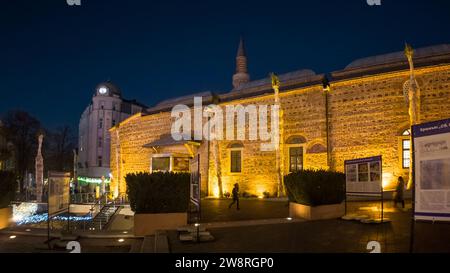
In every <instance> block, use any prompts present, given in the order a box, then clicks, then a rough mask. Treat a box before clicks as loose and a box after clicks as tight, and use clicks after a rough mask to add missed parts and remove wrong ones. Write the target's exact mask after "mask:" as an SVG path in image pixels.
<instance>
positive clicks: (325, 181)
mask: <svg viewBox="0 0 450 273" xmlns="http://www.w3.org/2000/svg"><path fill="white" fill-rule="evenodd" d="M284 183H285V187H286V193H287V195H288V197H289V201H290V202H294V203H298V204H302V205H306V206H313V207H315V206H321V205H332V204H340V203H342V202H343V201H344V200H345V174H343V173H340V172H331V171H325V170H318V171H316V170H304V171H299V172H294V173H291V174H288V175H286V176H285V177H284Z"/></svg>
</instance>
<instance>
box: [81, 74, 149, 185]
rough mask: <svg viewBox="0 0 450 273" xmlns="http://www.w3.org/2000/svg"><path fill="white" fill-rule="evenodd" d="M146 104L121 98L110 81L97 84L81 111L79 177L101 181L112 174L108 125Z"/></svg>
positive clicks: (111, 125)
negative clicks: (89, 99)
mask: <svg viewBox="0 0 450 273" xmlns="http://www.w3.org/2000/svg"><path fill="white" fill-rule="evenodd" d="M145 108H147V107H146V106H145V105H143V104H141V103H139V102H137V101H136V100H126V99H124V98H122V94H121V91H120V89H119V88H118V87H117V86H116V85H114V84H112V83H111V82H109V81H108V82H104V83H101V84H99V85H98V86H97V87H96V88H95V93H94V96H93V97H92V101H91V103H90V104H89V106H88V107H86V109H85V110H84V112H83V114H82V115H81V119H80V123H79V137H78V159H77V161H78V164H77V167H78V168H77V175H78V178H79V179H80V178H81V179H82V180H85V182H86V180H88V181H98V180H99V179H100V178H101V177H102V176H104V177H105V178H107V179H108V178H109V175H110V169H109V158H110V139H111V138H110V136H109V129H110V128H111V127H113V126H115V125H116V124H118V123H120V122H121V121H123V120H125V119H126V118H128V117H129V116H131V115H134V114H136V113H138V112H141V111H142V110H143V109H145Z"/></svg>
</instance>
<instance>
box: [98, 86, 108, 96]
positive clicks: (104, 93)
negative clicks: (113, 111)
mask: <svg viewBox="0 0 450 273" xmlns="http://www.w3.org/2000/svg"><path fill="white" fill-rule="evenodd" d="M98 93H100V94H101V95H106V94H108V87H106V86H101V87H100V88H99V89H98Z"/></svg>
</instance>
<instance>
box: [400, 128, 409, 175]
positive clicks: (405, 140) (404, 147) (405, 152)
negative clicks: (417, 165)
mask: <svg viewBox="0 0 450 273" xmlns="http://www.w3.org/2000/svg"><path fill="white" fill-rule="evenodd" d="M410 137H411V130H410V129H407V130H405V131H403V132H402V135H401V151H402V168H403V169H408V168H409V167H410V166H411V138H410Z"/></svg>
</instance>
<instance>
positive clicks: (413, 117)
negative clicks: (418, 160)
mask: <svg viewBox="0 0 450 273" xmlns="http://www.w3.org/2000/svg"><path fill="white" fill-rule="evenodd" d="M405 56H406V58H407V59H408V63H409V86H408V87H409V88H408V94H407V99H408V113H409V122H410V126H413V125H416V124H419V123H420V88H419V84H418V83H417V80H416V77H415V75H414V62H413V56H414V50H413V48H412V47H411V46H410V45H408V44H406V46H405ZM411 145H412V132H411ZM413 164H414V158H413V150H412V149H411V153H410V166H409V180H408V187H407V188H408V189H410V188H411V187H412V177H413V172H412V169H413Z"/></svg>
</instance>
